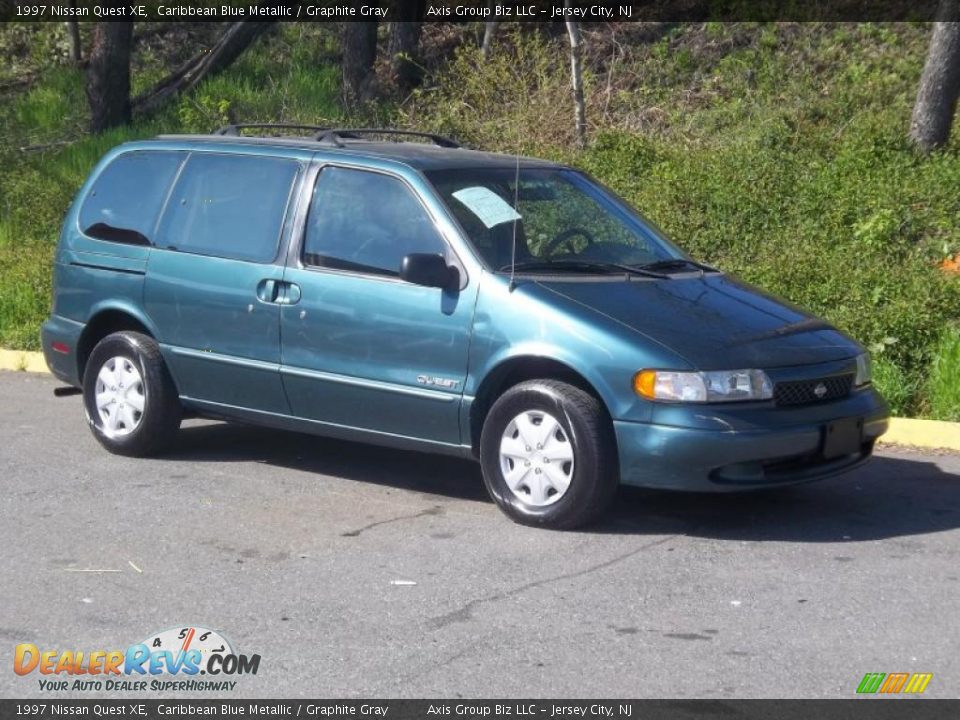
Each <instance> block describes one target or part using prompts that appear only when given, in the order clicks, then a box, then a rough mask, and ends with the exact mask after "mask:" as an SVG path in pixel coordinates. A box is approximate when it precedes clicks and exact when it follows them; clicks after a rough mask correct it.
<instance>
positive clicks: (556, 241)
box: [543, 227, 596, 257]
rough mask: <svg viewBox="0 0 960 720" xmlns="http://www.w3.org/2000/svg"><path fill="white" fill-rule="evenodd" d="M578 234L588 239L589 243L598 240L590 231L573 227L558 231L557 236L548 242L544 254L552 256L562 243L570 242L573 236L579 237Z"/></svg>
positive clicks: (591, 243)
mask: <svg viewBox="0 0 960 720" xmlns="http://www.w3.org/2000/svg"><path fill="white" fill-rule="evenodd" d="M578 235H579V236H580V237H582V238H583V239H584V240H586V241H587V245H593V244H594V243H595V242H596V240H594V238H593V235H591V234H590V232H589V231H587V230H584V229H583V228H580V227H572V228H569V229H567V230H564V231H563V232H561V233H557V235H556V237H554V238H553V239H552V240H551V241H550V242H548V243H547V246H546V247H545V248H544V249H543V254H544V255H545V256H547V257H550V256H551V255H553V254H554V251H555V250H556V249H557V248H559V247H560V245H561V244H563V243H565V242H568V241H569V240H570V239H571V238H574V237H577V236H578ZM570 249H571V251H573V250H574V248H572V247H571V248H570Z"/></svg>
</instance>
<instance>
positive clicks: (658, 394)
mask: <svg viewBox="0 0 960 720" xmlns="http://www.w3.org/2000/svg"><path fill="white" fill-rule="evenodd" d="M633 389H634V390H635V391H636V393H637V394H638V395H640V396H642V397H645V398H647V399H648V400H665V401H667V402H701V403H702V402H734V401H738V400H769V399H770V398H772V397H773V383H771V382H770V378H768V377H767V374H766V373H765V372H764V371H763V370H710V371H707V372H677V371H674V370H641V371H640V372H638V373H637V374H636V375H634V376H633Z"/></svg>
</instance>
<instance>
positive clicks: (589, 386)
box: [469, 355, 610, 457]
mask: <svg viewBox="0 0 960 720" xmlns="http://www.w3.org/2000/svg"><path fill="white" fill-rule="evenodd" d="M538 379H543V380H559V381H561V382H566V383H568V384H570V385H573V386H574V387H577V388H580V389H581V390H583V391H584V392H586V393H588V394H589V395H592V396H593V397H595V398H597V400H598V401H599V402H600V405H601V406H602V407H603V409H604V410H605V411H606V413H607V416H608V417H609V416H610V408H609V406H608V404H607V402H606V401H605V400H604V398H603V395H602V394H601V393H600V392H599V391H598V390H597V388H596V387H595V386H594V384H593V383H591V382H590V380H588V379H587V377H586V376H584V375H583V374H582V373H581V372H579V371H578V370H576V369H575V368H573V367H572V366H571V365H569V364H567V363H566V362H563V361H561V360H557V359H556V358H553V357H549V356H546V355H518V356H514V357H510V358H507V359H505V360H502V361H501V362H499V363H498V364H497V365H495V366H494V367H492V368H491V369H490V370H489V372H487V374H486V375H485V376H484V378H483V380H482V381H481V382H480V384H479V386H478V387H477V393H476V395H475V397H474V399H473V402H472V403H471V405H470V415H469V423H470V446H471V449H472V453H473V455H474V457H479V454H480V433H481V431H482V430H483V423H484V421H485V420H486V418H487V414H488V413H489V412H490V408H491V407H492V406H493V403H494V402H496V400H497V398H498V397H500V396H501V395H502V394H503V393H505V392H506V391H507V390H509V389H510V388H511V387H513V386H514V385H517V384H519V383H522V382H524V381H526V380H538Z"/></svg>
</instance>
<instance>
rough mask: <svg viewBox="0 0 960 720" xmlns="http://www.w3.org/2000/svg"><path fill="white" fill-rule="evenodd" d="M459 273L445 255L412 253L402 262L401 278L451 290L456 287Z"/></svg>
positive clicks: (418, 283) (415, 283) (416, 283)
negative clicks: (448, 262)
mask: <svg viewBox="0 0 960 720" xmlns="http://www.w3.org/2000/svg"><path fill="white" fill-rule="evenodd" d="M458 275H459V273H457V270H456V269H455V268H452V267H450V266H449V265H447V261H446V259H445V258H444V257H443V255H434V254H431V253H410V254H409V255H405V256H404V258H403V261H402V262H401V263H400V279H401V280H406V281H407V282H408V283H413V284H414V285H423V286H425V287H435V288H440V289H441V290H450V289H452V288H454V287H456V285H457V278H458Z"/></svg>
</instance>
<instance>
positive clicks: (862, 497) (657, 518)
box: [166, 423, 960, 543]
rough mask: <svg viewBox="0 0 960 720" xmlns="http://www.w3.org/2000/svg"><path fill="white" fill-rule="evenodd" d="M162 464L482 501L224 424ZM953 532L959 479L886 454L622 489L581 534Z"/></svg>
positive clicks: (428, 473)
mask: <svg viewBox="0 0 960 720" xmlns="http://www.w3.org/2000/svg"><path fill="white" fill-rule="evenodd" d="M166 457H168V458H170V459H176V460H188V461H191V462H250V461H256V462H266V463H269V464H271V465H274V466H277V467H287V468H291V469H296V470H300V471H305V472H312V473H317V474H322V475H333V476H336V477H342V478H346V479H349V480H357V481H359V482H365V483H374V484H378V485H384V486H390V487H395V488H397V489H401V490H411V491H415V492H421V493H429V494H433V495H440V496H444V497H449V498H453V499H460V500H467V501H482V502H489V500H488V498H487V494H486V491H485V490H484V488H483V481H482V479H481V476H480V467H479V465H478V464H476V463H474V462H470V461H467V460H461V459H458V458H452V457H444V456H441V455H427V454H422V453H413V452H405V451H401V450H392V449H389V448H382V447H377V446H372V445H364V444H359V443H351V442H343V441H339V440H329V439H325V438H320V437H315V436H312V435H303V434H297V433H291V432H284V431H279V430H270V429H265V428H255V427H248V426H243V425H233V424H223V423H216V424H203V425H193V426H186V427H184V429H183V430H182V431H181V434H180V439H179V442H178V443H177V445H176V447H175V449H174V451H173V452H171V453H169V454H168V455H167V456H166ZM504 522H506V520H504ZM957 527H960V476H958V475H955V474H952V473H947V472H944V471H943V470H942V469H941V468H940V467H938V466H937V465H936V464H935V463H933V462H929V461H926V460H923V459H917V457H916V456H912V455H911V456H906V455H904V456H898V455H885V456H877V457H874V458H873V460H872V461H871V462H870V463H868V464H867V465H866V466H865V467H863V468H860V469H858V470H856V471H854V472H853V473H851V474H849V475H845V476H840V477H835V478H829V479H827V480H824V481H821V482H816V483H811V484H808V485H800V486H795V487H792V488H784V489H779V490H766V491H760V492H753V493H730V494H701V493H675V492H664V491H655V490H642V489H639V488H623V489H621V491H620V494H619V496H618V498H617V502H616V503H615V505H614V507H613V509H612V510H611V512H610V513H608V515H607V517H606V518H605V519H604V520H603V521H602V522H601V523H598V524H597V525H594V526H592V527H590V528H586V529H585V531H586V532H597V533H612V534H624V535H643V534H655V535H663V534H684V535H691V536H694V537H707V538H715V539H726V540H749V541H791V542H814V543H816V542H839V541H842V540H850V541H864V540H880V539H884V538H893V537H903V536H909V535H919V534H925V533H933V532H940V531H944V530H952V529H955V528H957Z"/></svg>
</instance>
